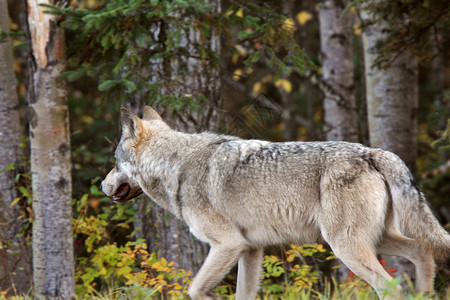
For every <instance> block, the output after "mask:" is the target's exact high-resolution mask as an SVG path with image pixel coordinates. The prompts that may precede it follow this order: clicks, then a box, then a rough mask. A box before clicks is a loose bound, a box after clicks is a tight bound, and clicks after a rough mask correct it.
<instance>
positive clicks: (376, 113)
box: [363, 12, 418, 279]
mask: <svg viewBox="0 0 450 300" xmlns="http://www.w3.org/2000/svg"><path fill="white" fill-rule="evenodd" d="M363 17H364V18H365V19H367V18H370V15H368V14H367V12H364V13H363ZM386 27H387V25H386V24H380V23H376V24H374V25H371V26H370V27H368V28H367V29H366V30H365V31H364V32H363V47H364V64H365V72H366V73H365V81H366V98H367V115H368V123H369V138H370V145H371V146H372V147H380V148H382V149H385V150H389V151H392V152H394V153H396V154H397V155H398V156H400V158H401V159H403V161H405V163H406V165H407V166H408V167H409V169H410V170H411V172H412V173H414V172H415V171H416V157H417V107H418V63H417V58H416V57H415V56H414V55H413V54H412V53H411V52H410V51H408V50H406V51H405V52H403V53H401V54H400V55H398V56H397V58H396V59H395V61H393V62H392V63H391V64H390V65H388V66H385V67H383V68H381V67H377V66H375V65H374V62H375V59H376V57H377V55H378V49H379V46H380V45H381V44H382V41H383V40H384V38H385V37H386V36H385V32H386V29H387V28H386ZM386 262H387V263H388V265H390V266H392V267H394V268H397V270H398V272H397V273H396V275H397V274H398V275H403V274H405V273H406V274H407V275H408V276H409V277H410V278H412V279H414V278H415V273H414V266H413V264H412V263H411V262H409V261H408V260H406V259H404V258H401V257H395V256H393V257H386Z"/></svg>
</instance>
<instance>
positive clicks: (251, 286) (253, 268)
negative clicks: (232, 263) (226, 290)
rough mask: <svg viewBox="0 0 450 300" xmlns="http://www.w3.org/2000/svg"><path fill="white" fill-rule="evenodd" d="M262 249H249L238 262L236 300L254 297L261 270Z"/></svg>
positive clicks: (247, 299)
mask: <svg viewBox="0 0 450 300" xmlns="http://www.w3.org/2000/svg"><path fill="white" fill-rule="evenodd" d="M263 253H264V251H263V249H262V248H259V249H251V250H250V251H248V252H247V253H245V254H244V255H243V256H242V257H241V259H240V260H239V263H238V277H237V289H236V300H251V299H255V297H256V293H257V292H258V289H259V283H260V281H261V271H262V258H263Z"/></svg>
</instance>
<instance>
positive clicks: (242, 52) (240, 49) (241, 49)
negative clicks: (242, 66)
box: [234, 45, 247, 56]
mask: <svg viewBox="0 0 450 300" xmlns="http://www.w3.org/2000/svg"><path fill="white" fill-rule="evenodd" d="M234 48H236V50H237V52H238V53H239V55H240V56H246V55H247V50H246V49H245V48H244V47H243V46H241V45H235V46H234Z"/></svg>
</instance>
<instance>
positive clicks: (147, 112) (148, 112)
mask: <svg viewBox="0 0 450 300" xmlns="http://www.w3.org/2000/svg"><path fill="white" fill-rule="evenodd" d="M142 120H144V121H151V120H160V121H162V118H161V116H160V115H159V114H158V113H157V112H156V110H154V109H153V108H151V107H150V106H146V107H144V115H143V116H142Z"/></svg>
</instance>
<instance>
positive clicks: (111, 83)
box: [46, 0, 218, 109]
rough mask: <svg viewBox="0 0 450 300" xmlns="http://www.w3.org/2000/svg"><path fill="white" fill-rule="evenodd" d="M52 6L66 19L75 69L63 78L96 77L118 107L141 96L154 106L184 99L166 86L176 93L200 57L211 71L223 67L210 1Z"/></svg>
mask: <svg viewBox="0 0 450 300" xmlns="http://www.w3.org/2000/svg"><path fill="white" fill-rule="evenodd" d="M46 8H47V10H48V13H52V14H58V15H62V16H64V17H65V21H64V22H63V25H64V26H65V27H66V35H67V36H68V37H69V38H68V39H67V40H68V41H69V43H68V56H69V58H70V59H69V61H70V64H71V65H72V66H73V69H72V70H70V71H67V72H66V73H64V74H63V76H64V77H65V78H67V79H68V80H71V81H73V80H77V79H80V78H83V77H85V76H88V77H91V78H93V79H95V80H96V81H97V82H98V89H99V91H101V92H104V95H105V96H106V97H108V96H112V95H114V99H115V101H116V103H123V102H125V101H127V100H130V99H135V98H136V97H138V98H142V99H146V102H147V103H148V104H150V105H158V104H163V103H167V102H169V103H170V104H172V103H173V102H177V101H178V102H179V101H182V100H183V99H181V100H180V99H173V98H171V97H170V95H167V93H166V94H163V93H162V92H161V88H160V87H161V86H164V87H165V88H166V89H168V90H171V89H175V87H176V86H177V85H179V84H180V80H182V78H179V76H182V75H183V74H185V72H186V70H187V69H188V66H187V64H188V60H189V59H190V58H198V59H200V60H201V62H202V65H203V67H205V69H211V68H213V69H214V68H218V63H217V57H216V54H215V53H214V52H213V51H212V50H211V49H210V48H209V47H208V46H207V44H208V43H207V42H206V41H207V39H209V38H210V35H211V33H210V31H211V25H212V23H213V22H214V19H215V16H214V13H213V12H212V10H211V8H210V7H209V5H208V4H207V2H206V1H194V0H175V1H168V0H161V1H147V0H134V1H124V0H114V1H100V5H99V6H98V7H97V8H96V9H93V10H87V9H76V8H72V7H67V8H63V7H56V6H48V5H47V6H46ZM188 33H191V34H194V35H199V36H200V37H201V40H200V42H197V43H191V42H190V41H189V40H188V38H187V37H186V34H188ZM174 59H176V61H177V63H176V64H175V65H174V64H172V60H174ZM162 70H164V72H166V73H167V74H170V75H167V76H166V77H164V78H158V79H157V80H156V77H155V73H157V72H160V71H161V72H162ZM196 96H197V95H192V96H191V97H190V100H191V102H194V103H193V104H194V106H195V104H196V103H198V102H201V101H203V99H201V97H199V98H196ZM184 100H186V99H184ZM185 104H186V103H185ZM187 104H189V103H187ZM170 107H171V108H174V107H173V106H170ZM197 107H199V105H197ZM183 108H184V109H191V108H192V106H188V105H185V106H184V107H183ZM176 109H180V106H178V107H176Z"/></svg>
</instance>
